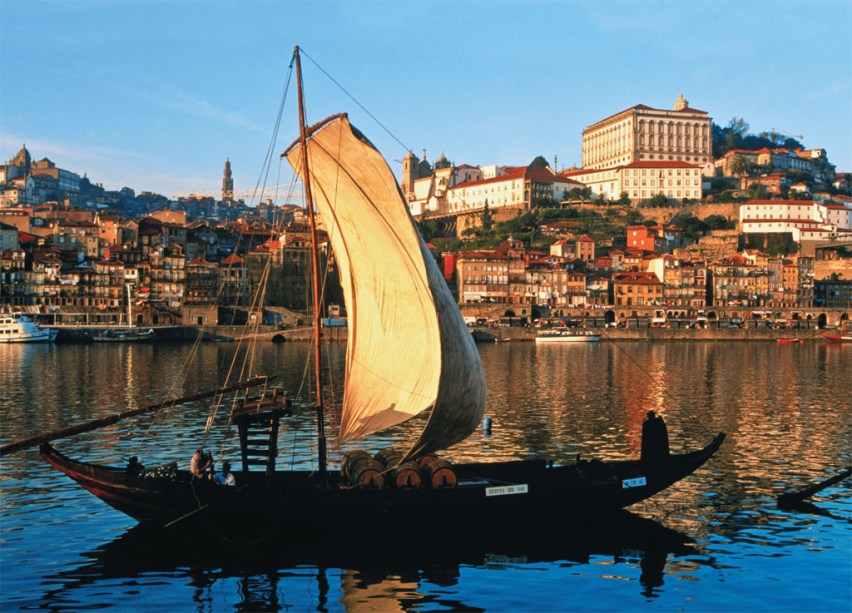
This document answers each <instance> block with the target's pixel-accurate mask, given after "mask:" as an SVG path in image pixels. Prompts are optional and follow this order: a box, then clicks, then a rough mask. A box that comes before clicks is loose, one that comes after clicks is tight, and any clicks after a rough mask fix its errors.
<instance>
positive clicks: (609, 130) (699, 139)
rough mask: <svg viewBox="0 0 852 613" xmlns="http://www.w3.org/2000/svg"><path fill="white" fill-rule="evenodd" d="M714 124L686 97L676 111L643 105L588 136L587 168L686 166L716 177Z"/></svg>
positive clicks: (593, 129)
mask: <svg viewBox="0 0 852 613" xmlns="http://www.w3.org/2000/svg"><path fill="white" fill-rule="evenodd" d="M710 124H711V119H710V117H709V115H708V114H707V112H706V111H699V110H698V109H693V108H691V107H690V106H689V102H688V101H687V100H685V99H684V97H683V95H682V94H681V96H680V98H678V100H677V101H676V102H675V104H674V109H673V110H671V111H668V110H662V109H654V108H651V107H649V106H645V105H644V104H638V105H636V106H634V107H631V108H629V109H626V110H624V111H621V112H620V113H616V114H615V115H611V116H610V117H607V118H606V119H603V120H601V121H599V122H597V123H595V124H592V125H590V126H589V127H587V128H586V129H585V130H583V168H584V169H586V170H592V169H599V168H612V167H616V166H625V165H627V164H631V163H634V162H685V163H688V164H694V165H697V166H700V167H701V169H702V172H703V174H704V175H706V176H712V175H713V170H714V167H713V138H712V134H711V127H710Z"/></svg>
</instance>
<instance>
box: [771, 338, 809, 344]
mask: <svg viewBox="0 0 852 613" xmlns="http://www.w3.org/2000/svg"><path fill="white" fill-rule="evenodd" d="M776 341H777V342H778V343H780V344H781V345H798V344H799V343H804V342H805V340H804V339H802V338H779V339H776Z"/></svg>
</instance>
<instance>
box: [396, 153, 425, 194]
mask: <svg viewBox="0 0 852 613" xmlns="http://www.w3.org/2000/svg"><path fill="white" fill-rule="evenodd" d="M419 178H420V177H419V176H418V174H417V158H416V157H415V156H414V153H413V152H412V151H409V152H408V155H406V156H405V157H404V158H402V185H401V186H400V187H401V189H402V195H403V196H405V198H406V199H408V195H409V194H410V193H411V192H412V191H413V190H414V180H415V179H419Z"/></svg>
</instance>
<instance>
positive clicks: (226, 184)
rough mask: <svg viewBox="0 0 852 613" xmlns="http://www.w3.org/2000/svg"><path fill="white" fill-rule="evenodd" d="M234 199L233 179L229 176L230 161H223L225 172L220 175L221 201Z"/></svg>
mask: <svg viewBox="0 0 852 613" xmlns="http://www.w3.org/2000/svg"><path fill="white" fill-rule="evenodd" d="M233 199H234V178H233V177H232V176H231V160H230V159H227V160H225V172H224V173H223V174H222V200H224V201H226V202H230V201H232V200H233Z"/></svg>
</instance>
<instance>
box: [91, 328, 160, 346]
mask: <svg viewBox="0 0 852 613" xmlns="http://www.w3.org/2000/svg"><path fill="white" fill-rule="evenodd" d="M155 336H156V333H155V332H154V330H153V329H151V328H149V329H147V330H140V329H138V328H115V329H105V330H102V331H100V332H99V333H98V334H96V335H94V336H93V337H92V340H93V341H94V342H96V343H133V342H136V341H147V340H151V339H152V338H154V337H155Z"/></svg>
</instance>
